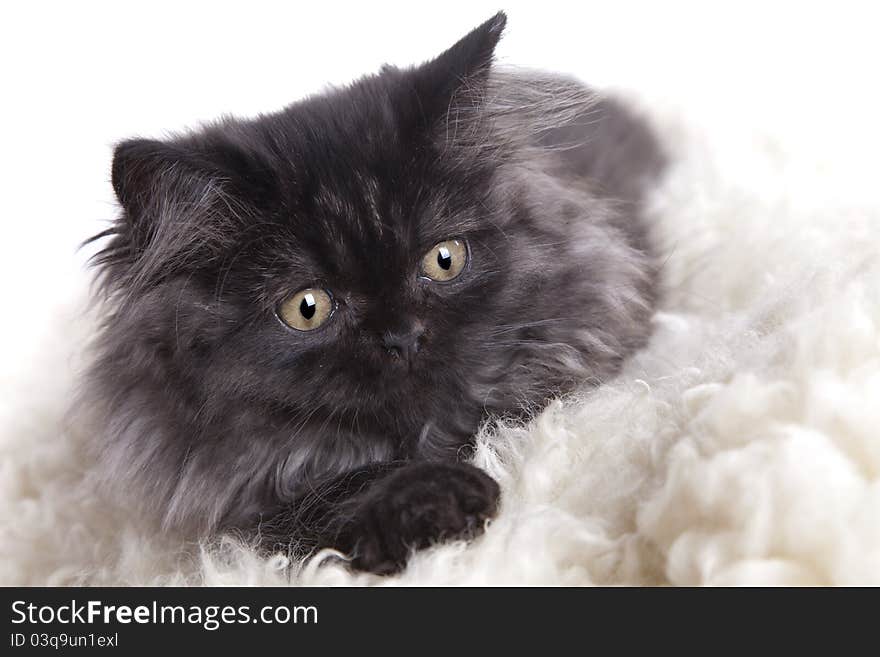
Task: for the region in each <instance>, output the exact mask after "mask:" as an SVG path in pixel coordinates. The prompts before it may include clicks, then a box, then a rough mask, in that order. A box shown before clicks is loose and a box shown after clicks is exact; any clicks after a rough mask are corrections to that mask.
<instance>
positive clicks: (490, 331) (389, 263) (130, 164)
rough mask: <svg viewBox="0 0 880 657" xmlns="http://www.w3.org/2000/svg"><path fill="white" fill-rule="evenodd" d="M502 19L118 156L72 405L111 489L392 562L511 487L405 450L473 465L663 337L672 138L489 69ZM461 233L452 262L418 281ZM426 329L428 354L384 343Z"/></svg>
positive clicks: (452, 529) (216, 522)
mask: <svg viewBox="0 0 880 657" xmlns="http://www.w3.org/2000/svg"><path fill="white" fill-rule="evenodd" d="M505 20H506V19H505V17H504V14H498V15H497V16H495V17H494V18H492V19H491V20H489V21H487V22H486V23H485V24H484V25H482V26H480V27H478V28H476V29H475V30H473V31H472V32H471V33H470V34H468V35H467V36H465V37H464V38H463V39H461V40H460V41H459V42H458V43H456V44H455V45H454V46H452V47H451V48H450V49H449V50H447V51H446V52H444V53H443V54H441V55H440V56H439V57H437V58H436V59H433V60H431V61H429V62H427V63H425V64H423V65H421V66H417V67H414V68H411V69H406V70H401V69H397V68H392V67H385V68H384V69H383V70H382V71H381V72H380V73H379V74H376V75H370V76H367V77H365V78H362V79H361V80H358V81H357V82H355V83H353V84H351V85H349V86H348V87H346V88H342V89H336V90H331V91H329V92H327V93H324V94H322V95H319V96H315V97H312V98H308V99H306V100H304V101H301V102H299V103H295V104H294V105H292V106H290V107H289V108H287V109H285V110H284V111H282V112H279V113H276V114H272V115H266V116H262V117H259V118H257V119H254V120H235V119H227V120H225V121H223V122H221V123H218V124H215V125H212V126H208V127H206V128H204V129H201V130H198V131H196V132H193V133H190V134H187V135H183V136H180V137H178V138H176V139H173V140H166V141H163V142H160V141H155V140H143V139H137V140H132V141H127V142H124V143H122V144H120V145H119V146H118V147H117V148H116V151H115V154H114V161H113V187H114V190H115V192H116V195H117V197H118V199H119V203H120V205H121V207H122V212H121V215H120V217H119V218H118V220H117V221H116V222H115V223H114V225H113V226H112V227H111V228H110V229H109V230H108V231H106V232H105V233H102V234H101V235H100V236H99V237H102V238H103V237H109V238H110V239H109V242H108V243H107V245H106V246H105V247H104V248H103V249H102V250H101V251H100V252H99V253H98V255H97V257H96V261H97V264H98V266H99V267H100V283H101V290H102V291H103V292H104V299H103V301H104V312H105V314H106V319H105V321H104V323H103V326H102V328H101V330H100V332H99V336H98V339H97V343H96V347H95V350H96V359H95V363H94V365H93V366H92V368H91V370H90V374H89V376H88V380H87V383H86V385H87V391H86V393H85V395H84V396H83V397H82V399H81V400H80V402H79V406H80V407H81V408H84V409H88V411H89V412H90V414H91V415H92V416H93V417H92V425H91V426H92V431H93V433H94V435H95V441H94V442H95V453H96V455H97V457H98V459H99V461H100V466H99V467H100V468H102V469H103V471H104V472H105V473H106V475H107V477H106V478H107V480H108V482H109V483H110V484H111V485H112V486H113V487H114V488H115V489H116V490H117V491H120V493H118V494H125V495H127V496H128V497H129V498H130V499H131V501H132V505H133V507H137V508H139V509H140V511H141V512H143V513H149V514H151V515H153V516H154V517H155V519H156V520H157V521H158V522H159V523H160V525H161V528H162V531H175V532H178V533H179V534H180V535H182V536H184V537H187V538H200V537H205V536H208V535H211V534H213V533H216V532H217V531H220V530H233V529H234V530H241V531H255V530H257V529H258V528H259V535H260V536H261V537H264V538H265V539H266V541H270V542H271V543H272V545H270V546H269V547H270V548H274V547H275V544H276V543H277V544H279V545H281V546H286V545H287V544H289V543H291V542H293V543H294V545H295V546H296V547H299V548H300V549H307V548H308V547H337V548H340V549H343V550H345V551H346V552H350V553H352V554H353V555H354V556H355V564H357V565H358V566H363V567H366V568H370V569H373V570H377V569H381V570H385V569H388V568H395V567H399V565H401V564H402V563H403V562H405V560H406V554H407V548H408V547H411V546H415V545H421V546H426V545H428V544H430V543H431V542H433V541H435V540H437V539H439V538H441V537H448V536H452V537H456V536H459V535H460V534H462V533H463V532H470V531H473V530H478V529H479V528H480V527H481V525H482V521H483V520H484V519H485V518H486V517H488V516H490V515H492V514H493V513H494V510H495V508H496V506H497V504H496V500H497V496H498V488H497V486H496V485H495V484H494V482H492V481H491V480H489V479H488V478H486V477H485V475H483V474H481V473H479V471H477V470H475V469H474V468H472V467H470V466H460V465H455V466H449V467H447V466H440V465H432V466H418V467H410V466H409V465H406V464H407V463H409V462H428V461H430V462H435V463H436V462H438V461H439V462H454V461H455V460H456V459H457V458H458V457H459V456H461V455H463V454H464V453H465V450H466V448H468V447H469V446H470V444H471V440H472V437H473V435H474V434H475V433H476V432H477V430H478V428H479V426H480V424H481V422H482V421H483V420H485V419H486V418H487V417H501V416H507V417H509V416H514V415H519V416H522V415H523V411H525V412H526V413H529V412H533V411H536V410H539V409H540V408H542V407H543V405H544V404H545V403H546V401H547V400H548V399H549V398H552V397H554V396H558V395H560V394H563V393H567V392H570V391H571V390H573V389H574V388H575V387H577V386H581V385H590V384H592V385H595V384H596V383H599V382H602V381H605V380H607V379H608V378H609V377H611V376H613V375H614V374H615V373H616V372H617V371H618V369H619V368H620V365H621V363H622V362H623V360H624V359H625V358H626V357H627V356H628V355H630V354H631V353H632V352H633V351H634V350H635V349H637V348H639V347H641V346H642V345H643V344H644V343H645V341H646V339H647V335H648V333H649V331H650V323H649V317H650V314H651V312H652V310H653V307H654V303H655V298H656V270H657V266H656V263H655V261H654V257H653V256H654V254H653V251H652V249H651V247H650V241H649V240H648V238H647V235H646V230H645V227H644V224H643V223H642V222H641V220H640V216H639V213H640V211H641V209H642V208H641V201H642V197H643V194H644V191H645V189H646V187H647V186H648V185H649V184H650V183H651V182H654V181H655V180H656V178H657V176H658V175H659V173H660V170H661V168H662V163H663V158H662V155H661V153H660V152H659V149H658V148H657V146H656V142H655V140H654V138H653V137H652V136H651V134H650V132H649V131H648V130H647V129H646V128H645V127H644V126H643V125H642V124H641V123H640V122H639V121H638V120H637V119H636V118H634V117H633V116H631V115H630V114H629V113H628V112H627V111H626V110H625V109H624V108H622V107H620V106H619V105H616V104H614V103H613V102H610V101H601V100H598V101H597V100H595V99H594V98H593V96H592V94H591V93H590V92H589V91H588V90H587V89H586V88H585V87H583V86H582V85H580V84H579V83H577V82H575V81H572V80H568V79H565V78H558V77H553V76H549V75H538V74H529V73H522V72H521V73H512V72H505V71H503V70H496V69H495V68H493V66H492V59H493V52H494V49H495V45H496V44H497V42H498V39H499V38H500V36H501V31H502V29H503V27H504V23H505ZM453 238H460V239H461V240H465V241H466V242H467V244H468V251H469V254H470V258H469V261H468V264H467V266H466V267H465V269H464V270H463V271H462V273H461V275H460V276H458V277H457V278H455V279H454V280H452V281H449V282H445V283H436V282H433V281H430V280H428V279H426V278H425V277H424V276H419V272H418V269H417V266H418V264H419V263H420V262H421V260H422V257H423V255H424V254H425V253H426V252H427V251H429V250H430V249H431V247H432V246H433V245H435V244H437V243H439V242H442V241H443V240H448V239H453ZM309 287H323V288H326V289H327V290H329V291H331V294H332V298H333V300H334V301H335V304H336V308H335V311H334V313H333V316H332V318H331V320H330V321H328V322H327V324H326V325H325V326H323V327H321V328H320V329H319V330H315V331H312V332H299V331H294V330H290V329H289V328H288V327H285V326H283V325H282V323H281V322H279V321H278V318H277V317H276V316H275V312H276V308H277V307H278V304H279V303H282V302H283V300H284V299H285V298H286V297H289V295H291V294H293V293H295V292H297V291H298V290H300V289H302V288H309ZM414 331H418V333H419V336H418V338H417V345H418V346H417V351H418V353H417V355H416V356H415V357H413V358H406V359H405V358H402V357H401V355H400V353H399V350H393V349H389V348H388V342H389V340H391V341H400V340H408V339H409V336H411V335H412V334H413V332H414ZM392 470H395V471H394V472H392ZM398 470H399V471H398ZM432 473H433V474H432ZM367 488H369V489H370V490H369V491H367V490H366V489H367ZM343 493H344V494H343Z"/></svg>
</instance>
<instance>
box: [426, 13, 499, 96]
mask: <svg viewBox="0 0 880 657" xmlns="http://www.w3.org/2000/svg"><path fill="white" fill-rule="evenodd" d="M506 24H507V15H506V14H505V13H504V12H503V11H499V12H498V13H497V14H495V15H494V16H493V17H492V18H490V19H489V20H487V21H486V22H485V23H483V24H482V25H480V26H479V27H477V28H475V29H473V30H471V32H469V33H468V34H467V35H465V36H464V37H463V38H462V39H461V40H459V41H458V42H457V43H456V44H455V45H453V46H452V47H451V48H449V50H447V51H445V52H444V53H442V54H441V55H440V56H438V57H436V58H435V59H432V60H431V61H429V62H426V63H425V64H422V65H421V66H419V67H418V68H417V69H416V70H415V87H416V92H417V94H418V95H419V99H420V100H421V104H422V107H423V110H429V109H430V110H435V111H439V112H445V111H446V110H447V109H448V107H449V104H450V103H451V102H452V101H453V99H454V98H455V97H456V95H457V93H458V92H459V91H462V90H463V91H479V89H480V88H481V87H482V86H483V85H484V83H485V81H486V80H487V79H488V77H489V70H490V68H491V66H492V60H493V58H494V55H495V46H497V45H498V41H499V40H500V39H501V34H502V32H503V31H504V26H505V25H506ZM432 113H433V112H432Z"/></svg>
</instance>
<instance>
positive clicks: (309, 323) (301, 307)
mask: <svg viewBox="0 0 880 657" xmlns="http://www.w3.org/2000/svg"><path fill="white" fill-rule="evenodd" d="M332 313H333V298H332V297H331V296H330V293H329V292H327V291H326V290H322V289H320V288H314V287H310V288H306V289H305V290H300V291H299V292H297V293H296V294H294V295H292V296H289V297H288V298H287V299H285V300H284V301H282V302H281V303H280V304H279V305H278V310H277V315H278V318H279V319H280V320H281V321H282V322H284V323H285V324H287V325H288V326H289V327H290V328H294V329H296V330H297V331H313V330H315V329H316V328H318V327H319V326H321V325H322V324H324V323H325V322H326V321H327V320H328V319H330V315H331V314H332Z"/></svg>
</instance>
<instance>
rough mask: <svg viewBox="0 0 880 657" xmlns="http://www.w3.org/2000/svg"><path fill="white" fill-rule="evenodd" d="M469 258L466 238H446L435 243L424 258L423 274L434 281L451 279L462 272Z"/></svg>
mask: <svg viewBox="0 0 880 657" xmlns="http://www.w3.org/2000/svg"><path fill="white" fill-rule="evenodd" d="M467 260H468V248H467V244H466V243H465V242H464V240H446V241H445V242H440V243H439V244H435V245H434V246H433V247H432V248H431V250H430V251H428V252H427V253H426V254H425V257H424V258H422V276H426V277H428V278H430V279H431V280H432V281H439V282H445V281H451V280H452V279H453V278H456V277H457V276H458V275H459V274H461V272H462V270H463V269H464V266H465V265H466V264H467Z"/></svg>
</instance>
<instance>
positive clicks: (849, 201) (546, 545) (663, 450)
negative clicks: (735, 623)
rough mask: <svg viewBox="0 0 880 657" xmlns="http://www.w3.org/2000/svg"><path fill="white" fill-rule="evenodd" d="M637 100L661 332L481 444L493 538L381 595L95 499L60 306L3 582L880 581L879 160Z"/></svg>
mask: <svg viewBox="0 0 880 657" xmlns="http://www.w3.org/2000/svg"><path fill="white" fill-rule="evenodd" d="M667 98H668V97H667ZM638 103H639V104H640V105H641V106H642V107H643V108H645V109H646V110H647V109H648V108H649V111H648V114H649V116H650V117H651V119H652V120H653V122H654V123H655V124H656V126H657V129H658V130H659V131H660V133H661V134H662V135H663V138H664V141H665V142H666V143H667V145H668V147H669V149H670V151H671V152H672V153H673V155H674V166H673V167H672V169H671V171H670V173H669V176H668V177H667V179H666V180H665V182H664V183H663V185H662V186H661V187H660V188H659V189H658V190H657V192H656V194H655V197H654V199H653V206H652V216H653V222H654V225H655V227H656V235H657V239H658V240H659V242H660V243H661V244H662V246H663V250H664V277H665V288H666V295H665V299H664V301H663V303H662V307H661V309H660V310H659V312H658V313H657V315H656V317H655V318H654V328H655V332H654V336H653V339H652V341H651V343H650V345H649V346H648V347H647V348H646V349H645V350H644V351H642V352H640V353H639V354H637V355H636V356H635V357H634V358H633V359H632V360H631V361H630V362H629V364H628V365H627V366H626V368H625V370H624V371H623V372H622V373H621V374H620V376H619V377H617V378H616V379H615V380H613V381H609V382H607V383H606V384H605V385H603V386H601V387H599V388H598V389H593V390H589V391H585V392H584V394H582V395H579V396H575V397H572V398H570V399H566V400H561V401H559V402H556V403H554V404H552V405H551V406H550V407H549V408H547V409H546V410H545V411H544V413H543V414H541V415H540V416H539V417H537V418H536V419H535V420H534V421H533V422H532V423H531V424H530V425H529V426H526V427H515V426H496V425H490V426H487V427H486V428H485V429H484V431H483V432H482V433H481V434H480V436H479V451H478V454H477V457H476V462H477V464H478V465H479V466H481V467H483V468H485V469H486V470H487V471H488V472H489V473H490V474H491V475H492V476H494V477H495V478H497V479H498V481H499V482H500V483H501V486H502V490H503V505H502V509H501V512H500V515H499V516H498V517H497V518H496V519H495V520H494V521H493V522H492V523H491V524H490V525H489V526H488V528H487V531H486V533H485V535H483V536H482V537H480V538H479V539H477V540H475V541H473V542H471V543H453V544H446V545H441V546H437V547H435V548H433V549H430V550H427V551H424V552H421V553H419V554H417V555H416V556H415V557H414V558H413V559H412V561H411V563H410V565H409V567H408V568H407V569H406V571H405V572H403V573H402V574H401V575H399V576H396V577H391V578H380V577H375V576H371V575H365V574H357V573H352V572H350V571H349V570H348V569H347V568H346V566H345V564H344V562H342V561H340V560H339V559H337V558H333V556H334V555H333V554H332V553H323V554H319V555H317V556H316V557H315V558H313V559H311V560H310V561H308V562H306V563H289V562H288V561H287V560H286V559H285V558H283V557H282V556H280V555H279V556H277V557H275V558H272V559H268V560H264V559H260V558H259V557H257V556H256V555H255V554H254V553H253V552H252V551H250V550H249V549H248V548H247V547H246V546H242V545H241V544H240V543H239V542H238V541H236V540H235V538H234V537H229V538H225V539H223V540H220V541H218V542H217V543H216V544H212V545H188V546H180V545H174V544H168V542H167V540H163V538H162V537H160V536H156V535H152V534H150V533H148V532H146V531H144V530H143V529H142V528H140V527H139V526H138V524H137V519H136V518H133V517H131V515H130V514H129V513H128V512H127V511H126V509H120V508H116V507H115V506H114V505H113V503H112V502H108V501H107V500H103V499H101V498H100V497H98V496H97V495H96V494H94V492H93V491H92V488H91V487H90V485H89V483H88V482H89V472H90V467H91V464H90V463H89V462H88V460H87V459H86V458H85V457H84V456H83V454H82V452H81V450H80V448H79V444H80V441H81V437H80V436H78V435H77V431H76V427H71V426H67V425H66V424H65V422H64V411H65V406H66V404H67V402H68V400H69V399H70V397H71V391H72V390H73V387H74V385H75V384H74V381H75V375H76V371H77V370H78V369H79V368H80V367H81V362H80V359H81V356H80V354H81V353H82V345H83V344H84V341H85V340H86V338H87V336H88V334H89V331H90V323H89V320H88V319H83V316H84V315H83V313H82V312H81V310H80V308H81V305H74V306H73V307H71V308H68V309H67V310H63V311H59V314H58V320H57V321H56V322H55V323H54V324H53V326H55V327H56V328H55V330H54V333H55V334H54V335H50V336H48V337H47V338H46V339H44V340H43V341H42V343H41V345H40V348H39V355H38V356H37V357H36V358H35V359H34V360H33V361H32V362H31V363H30V365H29V367H27V368H26V369H25V370H24V371H18V372H13V373H9V374H4V379H3V380H2V383H0V397H2V408H0V410H2V425H0V426H2V435H0V469H2V477H0V486H2V493H0V525H2V527H0V529H2V532H0V584H4V585H12V584H24V585H37V584H50V585H58V584H207V585H218V584H246V585H250V584H272V585H279V584H293V585H297V584H333V585H350V584H379V585H392V584H426V585H437V584H443V585H447V584H453V585H458V584H469V585H484V584H496V585H497V584H505V585H507V584H551V585H591V584H622V585H639V584H642V585H644V584H661V585H702V584H708V585H744V584H748V585H752V584H770V585H845V584H849V585H860V584H880V248H878V247H880V239H878V236H880V200H878V197H877V195H876V190H877V182H876V166H875V162H874V160H873V159H872V158H873V154H874V153H876V152H878V150H877V149H878V147H880V144H871V143H865V142H864V140H865V139H866V138H865V136H864V133H863V132H860V130H859V129H858V125H847V124H845V123H843V124H834V125H830V124H827V123H826V124H824V125H818V124H810V123H809V122H806V121H790V119H791V116H784V117H780V120H779V121H777V122H776V123H773V121H771V120H768V121H767V125H768V126H769V127H768V128H767V129H765V130H755V129H753V128H745V127H743V128H742V129H738V127H737V125H738V124H737V121H736V120H735V117H732V116H730V115H727V114H725V113H724V112H722V111H707V110H706V108H702V109H700V110H695V109H693V108H685V107H671V106H669V105H668V104H667V105H663V104H662V103H660V102H658V101H657V100H656V99H655V100H654V101H651V100H650V99H649V98H646V97H644V96H642V97H640V98H639V100H638ZM667 103H668V101H667ZM771 124H772V125H771ZM829 132H830V133H831V134H830V135H829V134H828V133H829ZM823 134H824V136H823ZM854 139H855V140H862V141H861V142H853V141H852V140H854ZM844 142H845V143H847V144H849V146H848V148H847V149H845V150H844V149H841V148H838V146H839V145H840V144H842V143H844ZM854 143H861V144H863V145H864V148H863V149H860V148H859V147H853V144H854ZM858 153H864V155H863V156H862V157H861V158H860V157H855V155H857V154H858ZM83 288H85V283H83Z"/></svg>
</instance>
